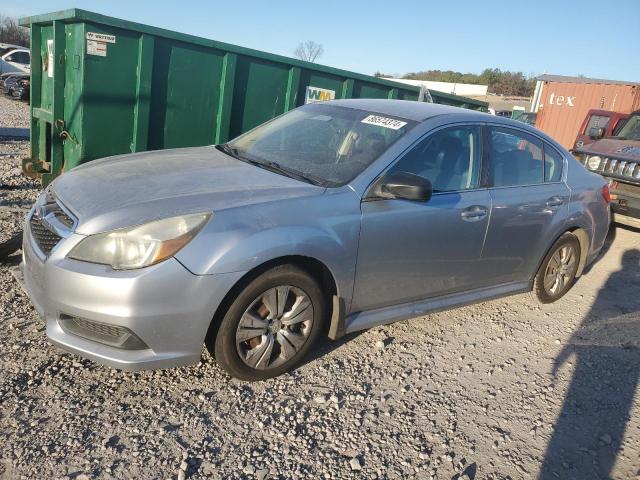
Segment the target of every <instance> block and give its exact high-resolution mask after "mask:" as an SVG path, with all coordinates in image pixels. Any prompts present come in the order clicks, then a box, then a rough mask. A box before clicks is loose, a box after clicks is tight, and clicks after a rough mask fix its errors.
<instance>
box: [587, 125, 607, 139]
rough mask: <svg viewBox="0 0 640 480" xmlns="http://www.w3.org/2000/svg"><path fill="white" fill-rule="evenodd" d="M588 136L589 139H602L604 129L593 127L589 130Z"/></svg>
mask: <svg viewBox="0 0 640 480" xmlns="http://www.w3.org/2000/svg"><path fill="white" fill-rule="evenodd" d="M589 136H590V137H591V138H595V139H597V138H602V137H604V128H602V127H593V128H590V129H589Z"/></svg>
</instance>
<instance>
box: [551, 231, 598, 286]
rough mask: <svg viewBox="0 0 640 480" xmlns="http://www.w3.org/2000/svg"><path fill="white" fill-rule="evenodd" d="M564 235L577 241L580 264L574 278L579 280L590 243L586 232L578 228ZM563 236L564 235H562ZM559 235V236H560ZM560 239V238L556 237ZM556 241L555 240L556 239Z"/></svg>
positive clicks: (585, 262)
mask: <svg viewBox="0 0 640 480" xmlns="http://www.w3.org/2000/svg"><path fill="white" fill-rule="evenodd" d="M565 233H572V234H573V235H575V236H576V238H577V239H578V242H579V243H580V263H578V270H577V271H576V278H580V276H581V275H582V272H583V271H584V268H585V267H586V265H587V258H588V256H589V248H590V247H591V241H590V240H589V234H588V233H587V231H586V230H585V229H584V228H582V227H579V226H575V227H572V228H569V229H568V230H567V231H566V232H565ZM562 235H564V233H563V234H562ZM562 235H560V236H562ZM558 238H560V237H558ZM556 241H557V239H556ZM554 243H555V242H554Z"/></svg>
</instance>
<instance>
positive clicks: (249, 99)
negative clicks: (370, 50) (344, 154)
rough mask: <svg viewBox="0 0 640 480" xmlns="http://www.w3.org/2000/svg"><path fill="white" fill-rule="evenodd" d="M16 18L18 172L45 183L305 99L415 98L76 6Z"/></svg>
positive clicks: (251, 123)
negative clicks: (24, 91)
mask: <svg viewBox="0 0 640 480" xmlns="http://www.w3.org/2000/svg"><path fill="white" fill-rule="evenodd" d="M21 24H22V25H26V26H29V27H31V32H32V33H31V35H32V52H33V54H32V87H31V91H32V109H31V117H32V124H31V126H32V129H31V135H32V138H31V143H32V158H31V159H27V160H26V161H25V162H24V163H23V169H24V171H25V173H29V174H33V175H35V176H38V175H40V176H42V178H43V182H44V183H47V182H49V181H50V180H52V179H53V178H54V177H55V176H56V175H58V174H60V173H62V171H63V170H65V171H66V170H69V169H71V168H73V167H75V166H76V165H79V164H81V163H83V162H87V161H90V160H93V159H96V158H102V157H107V156H111V155H118V154H125V153H130V152H141V151H145V150H154V149H164V148H178V147H189V146H200V145H208V144H212V143H222V142H226V141H227V140H229V139H231V138H233V137H235V136H237V135H240V134H242V133H244V132H246V131H247V130H250V129H251V128H253V127H255V126H257V125H259V124H261V123H263V122H265V121H267V120H270V119H272V118H274V117H275V116H277V115H280V114H282V113H284V112H287V111H289V110H291V109H293V108H296V107H298V106H300V105H303V104H304V103H305V102H306V101H318V100H327V99H330V98H387V99H400V100H413V101H415V100H418V99H419V95H420V90H419V89H418V88H417V87H414V86H410V85H403V84H399V83H396V82H393V81H390V80H387V79H383V78H375V77H371V76H368V75H363V74H359V73H355V72H349V71H346V70H341V69H337V68H331V67H327V66H324V65H318V64H314V63H309V62H303V61H301V60H297V59H293V58H287V57H283V56H280V55H273V54H270V53H266V52H260V51H258V50H252V49H249V48H244V47H239V46H236V45H230V44H226V43H222V42H218V41H215V40H208V39H205V38H200V37H196V36H193V35H188V34H184V33H178V32H172V31H169V30H165V29H161V28H156V27H150V26H148V25H142V24H138V23H134V22H129V21H126V20H120V19H117V18H113V17H108V16H105V15H100V14H96V13H92V12H87V11H84V10H80V9H71V10H65V11H61V12H54V13H51V14H47V15H38V16H35V17H29V18H26V19H22V20H21ZM432 96H433V98H434V101H436V102H437V103H447V104H449V105H459V106H460V105H462V106H466V107H468V108H475V109H478V108H480V109H481V108H486V104H483V103H482V102H474V101H473V100H470V99H465V98H461V97H456V96H455V95H439V94H438V93H433V94H432Z"/></svg>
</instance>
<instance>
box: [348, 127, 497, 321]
mask: <svg viewBox="0 0 640 480" xmlns="http://www.w3.org/2000/svg"><path fill="white" fill-rule="evenodd" d="M481 146H482V136H481V128H480V127H479V126H477V125H461V126H455V127H447V128H444V129H442V130H439V131H437V132H435V133H432V134H430V135H428V136H427V137H425V139H424V140H422V141H420V142H419V143H418V144H417V145H416V146H415V147H414V148H412V149H411V150H410V151H409V152H408V153H407V154H406V155H404V156H403V157H402V158H400V160H399V161H398V162H397V163H396V164H395V165H393V166H392V167H391V168H390V169H389V172H392V171H403V172H410V173H414V174H416V175H420V176H422V177H425V178H428V179H429V180H431V182H432V184H433V188H434V194H433V196H432V197H431V199H430V200H429V201H428V202H418V201H410V200H402V199H375V200H368V201H367V200H365V201H363V202H362V206H361V209H362V229H361V232H360V243H359V248H358V260H357V269H356V271H357V274H356V281H355V286H354V296H353V303H352V308H351V310H352V311H364V310H369V309H374V308H378V307H384V306H388V305H394V304H400V303H406V302H411V301H414V300H419V299H424V298H428V297H435V296H439V295H444V294H448V293H454V292H460V291H464V290H470V289H473V288H475V287H478V286H481V285H482V284H483V282H484V278H485V275H484V272H483V270H482V268H481V266H480V264H479V263H480V256H481V253H482V243H483V241H484V237H485V234H486V231H487V225H488V220H489V215H490V211H491V197H490V195H489V192H488V191H487V189H485V188H481V181H480V177H481V175H480V173H481V158H482V156H481V151H480V150H481Z"/></svg>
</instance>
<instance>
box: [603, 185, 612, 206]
mask: <svg viewBox="0 0 640 480" xmlns="http://www.w3.org/2000/svg"><path fill="white" fill-rule="evenodd" d="M602 198H604V201H605V202H606V203H607V204H609V203H611V194H610V193H609V185H605V186H604V187H602Z"/></svg>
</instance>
